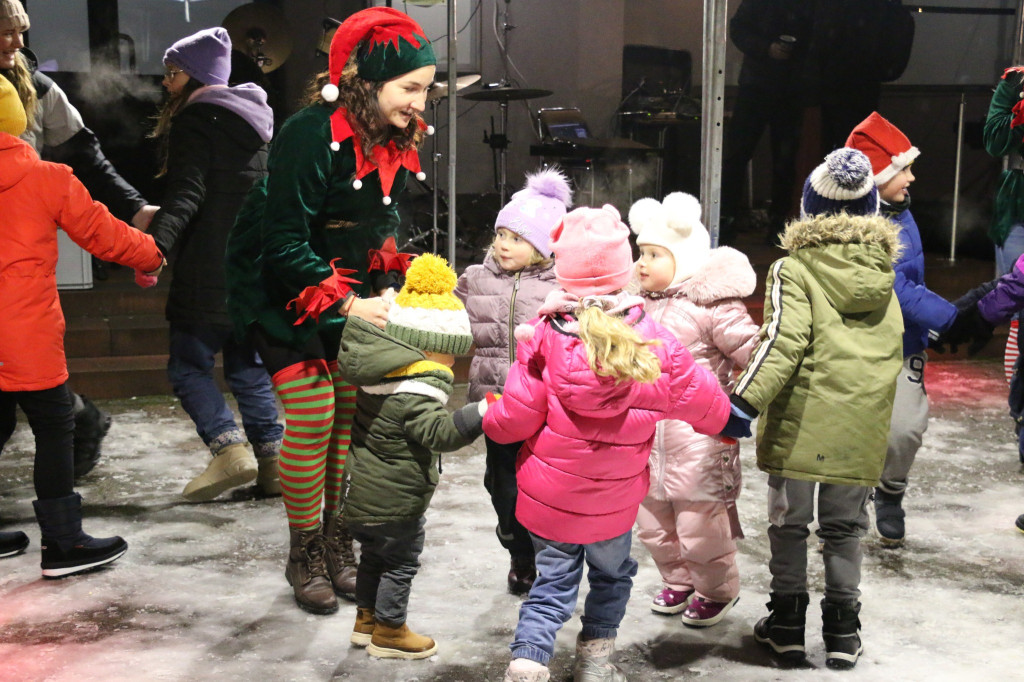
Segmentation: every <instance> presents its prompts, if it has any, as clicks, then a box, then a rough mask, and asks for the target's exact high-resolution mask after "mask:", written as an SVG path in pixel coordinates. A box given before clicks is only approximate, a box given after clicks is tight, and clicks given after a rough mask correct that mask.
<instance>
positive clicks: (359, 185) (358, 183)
mask: <svg viewBox="0 0 1024 682" xmlns="http://www.w3.org/2000/svg"><path fill="white" fill-rule="evenodd" d="M362 188H363V181H362V180H360V179H359V178H356V179H355V180H353V181H352V189H362Z"/></svg>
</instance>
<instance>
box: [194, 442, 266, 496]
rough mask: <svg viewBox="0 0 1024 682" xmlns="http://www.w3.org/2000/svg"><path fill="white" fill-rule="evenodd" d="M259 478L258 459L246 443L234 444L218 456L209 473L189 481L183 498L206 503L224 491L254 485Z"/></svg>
mask: <svg viewBox="0 0 1024 682" xmlns="http://www.w3.org/2000/svg"><path fill="white" fill-rule="evenodd" d="M256 474H257V466H256V457H254V456H253V454H252V453H251V452H249V449H248V448H247V447H245V444H244V443H234V444H233V445H228V446H227V447H225V448H222V449H221V450H220V451H219V452H217V454H216V455H214V457H213V459H212V460H210V463H209V464H208V465H207V467H206V471H204V472H203V473H201V474H199V475H198V476H196V477H195V478H193V479H192V480H191V481H189V483H188V485H186V486H185V489H184V490H183V491H182V492H181V494H182V495H183V496H184V497H185V499H186V500H188V501H189V502H206V501H208V500H212V499H213V498H215V497H217V496H218V495H220V494H221V493H222V492H224V491H225V490H229V489H230V488H237V487H238V486H240V485H245V484H246V483H251V482H252V481H253V480H254V479H255V478H256Z"/></svg>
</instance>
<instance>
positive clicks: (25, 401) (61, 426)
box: [0, 383, 75, 500]
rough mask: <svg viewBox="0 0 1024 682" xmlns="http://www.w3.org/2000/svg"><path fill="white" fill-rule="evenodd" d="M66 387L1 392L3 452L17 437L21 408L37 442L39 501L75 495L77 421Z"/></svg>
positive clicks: (0, 443) (34, 473) (0, 442)
mask: <svg viewBox="0 0 1024 682" xmlns="http://www.w3.org/2000/svg"><path fill="white" fill-rule="evenodd" d="M71 404H72V403H71V392H70V391H69V390H68V385H67V384H66V383H64V384H61V385H60V386H55V387H54V388H47V389H44V390H42V391H0V451H2V450H3V447H4V445H6V444H7V440H8V439H9V438H10V437H11V434H13V433H14V427H15V422H16V419H17V414H16V412H15V407H17V406H18V405H20V406H21V410H22V412H24V413H25V416H26V417H27V418H28V424H29V426H30V427H31V428H32V435H33V436H35V441H36V457H35V463H34V466H33V468H32V483H33V485H34V487H35V492H36V497H37V498H38V499H40V500H47V499H56V498H58V497H67V496H68V495H70V494H71V493H73V492H75V488H74V485H75V473H74V472H75V467H74V448H73V442H74V432H75V417H74V413H73V411H72V407H71Z"/></svg>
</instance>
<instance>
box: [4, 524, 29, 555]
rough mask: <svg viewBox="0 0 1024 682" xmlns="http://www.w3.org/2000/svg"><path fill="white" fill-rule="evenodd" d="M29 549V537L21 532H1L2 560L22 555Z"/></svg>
mask: <svg viewBox="0 0 1024 682" xmlns="http://www.w3.org/2000/svg"><path fill="white" fill-rule="evenodd" d="M26 547H28V536H27V535H25V534H24V533H22V532H21V531H20V530H16V531H5V532H0V559H3V558H4V557H9V556H15V555H16V554H21V553H22V552H24V551H25V548H26Z"/></svg>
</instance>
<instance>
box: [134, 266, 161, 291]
mask: <svg viewBox="0 0 1024 682" xmlns="http://www.w3.org/2000/svg"><path fill="white" fill-rule="evenodd" d="M135 283H136V284H138V285H139V286H140V287H142V288H143V289H149V288H150V287H155V286H156V283H157V276H156V275H147V274H146V273H144V272H143V271H142V270H136V271H135Z"/></svg>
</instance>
